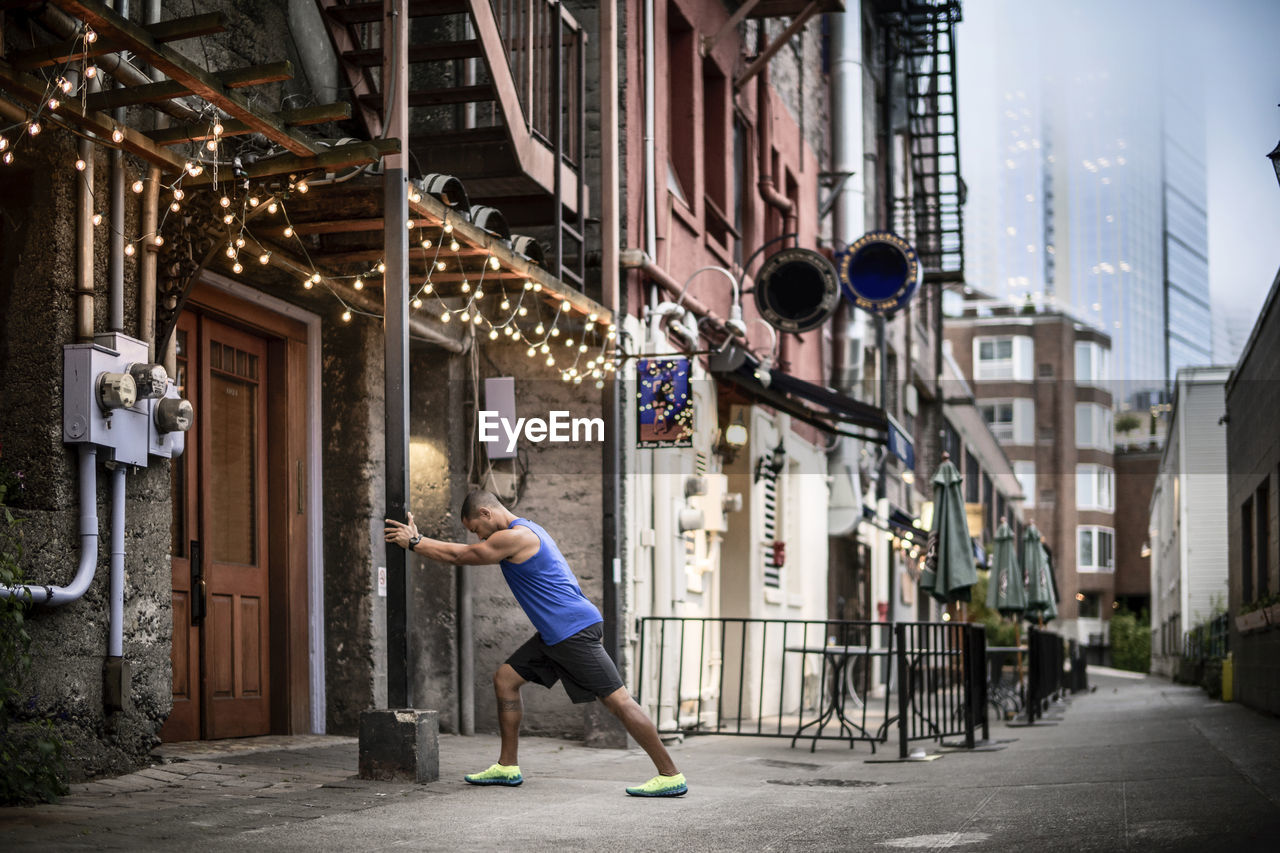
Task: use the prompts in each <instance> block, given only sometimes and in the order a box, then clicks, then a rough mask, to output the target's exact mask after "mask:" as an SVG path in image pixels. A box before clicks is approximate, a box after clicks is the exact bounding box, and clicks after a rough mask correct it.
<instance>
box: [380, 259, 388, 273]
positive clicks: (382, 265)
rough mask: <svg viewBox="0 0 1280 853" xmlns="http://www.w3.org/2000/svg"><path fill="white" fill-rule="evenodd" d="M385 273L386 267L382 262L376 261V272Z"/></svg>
mask: <svg viewBox="0 0 1280 853" xmlns="http://www.w3.org/2000/svg"><path fill="white" fill-rule="evenodd" d="M386 271H387V265H386V264H385V263H383V262H382V261H378V272H386Z"/></svg>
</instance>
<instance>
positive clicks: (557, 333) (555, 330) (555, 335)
mask: <svg viewBox="0 0 1280 853" xmlns="http://www.w3.org/2000/svg"><path fill="white" fill-rule="evenodd" d="M551 337H553V338H558V337H560V327H559V326H552V327H551Z"/></svg>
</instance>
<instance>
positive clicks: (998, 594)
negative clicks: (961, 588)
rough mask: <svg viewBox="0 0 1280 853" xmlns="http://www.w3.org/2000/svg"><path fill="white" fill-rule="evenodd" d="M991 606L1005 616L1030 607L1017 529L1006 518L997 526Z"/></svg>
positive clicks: (989, 597) (992, 555)
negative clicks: (1015, 537)
mask: <svg viewBox="0 0 1280 853" xmlns="http://www.w3.org/2000/svg"><path fill="white" fill-rule="evenodd" d="M987 607H988V608H990V609H991V610H996V611H999V613H1000V615H1001V616H1019V615H1021V614H1022V612H1023V611H1024V610H1026V609H1027V589H1026V586H1025V584H1024V583H1023V580H1022V569H1021V568H1020V567H1019V566H1018V546H1017V543H1016V542H1014V541H1013V530H1011V529H1010V527H1009V524H1008V523H1007V522H1006V521H1005V520H1004V519H1003V518H1002V519H1000V527H999V529H998V530H996V544H995V549H994V550H993V551H992V554H991V576H990V579H989V581H988V584H987Z"/></svg>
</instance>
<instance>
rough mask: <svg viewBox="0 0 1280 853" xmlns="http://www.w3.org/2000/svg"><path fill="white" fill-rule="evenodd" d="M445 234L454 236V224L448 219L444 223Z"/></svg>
mask: <svg viewBox="0 0 1280 853" xmlns="http://www.w3.org/2000/svg"><path fill="white" fill-rule="evenodd" d="M444 233H446V234H452V233H453V223H452V222H450V221H449V220H448V219H446V220H445V222H444Z"/></svg>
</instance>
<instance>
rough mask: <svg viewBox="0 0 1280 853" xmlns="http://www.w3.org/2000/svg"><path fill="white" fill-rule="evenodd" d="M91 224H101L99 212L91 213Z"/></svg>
mask: <svg viewBox="0 0 1280 853" xmlns="http://www.w3.org/2000/svg"><path fill="white" fill-rule="evenodd" d="M93 224H94V225H101V224H102V214H101V213H95V214H94V215H93Z"/></svg>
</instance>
